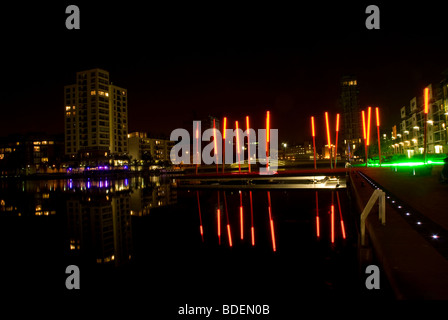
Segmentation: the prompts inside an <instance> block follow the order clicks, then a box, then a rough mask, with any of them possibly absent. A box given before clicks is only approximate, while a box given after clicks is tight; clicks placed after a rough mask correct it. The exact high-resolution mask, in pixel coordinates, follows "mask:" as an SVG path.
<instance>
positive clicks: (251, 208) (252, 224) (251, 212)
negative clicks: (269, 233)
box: [249, 191, 255, 246]
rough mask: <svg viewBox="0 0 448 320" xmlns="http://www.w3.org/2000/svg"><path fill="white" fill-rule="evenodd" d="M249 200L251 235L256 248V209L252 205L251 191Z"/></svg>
mask: <svg viewBox="0 0 448 320" xmlns="http://www.w3.org/2000/svg"><path fill="white" fill-rule="evenodd" d="M249 198H250V233H251V237H252V246H255V229H254V207H253V205H252V191H249Z"/></svg>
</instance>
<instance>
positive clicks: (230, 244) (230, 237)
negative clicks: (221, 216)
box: [227, 224, 232, 246]
mask: <svg viewBox="0 0 448 320" xmlns="http://www.w3.org/2000/svg"><path fill="white" fill-rule="evenodd" d="M227 235H228V236H229V246H232V234H231V232H230V224H227Z"/></svg>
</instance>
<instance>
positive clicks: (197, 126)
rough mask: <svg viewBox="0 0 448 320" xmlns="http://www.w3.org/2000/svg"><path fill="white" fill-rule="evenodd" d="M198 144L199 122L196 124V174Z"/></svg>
mask: <svg viewBox="0 0 448 320" xmlns="http://www.w3.org/2000/svg"><path fill="white" fill-rule="evenodd" d="M198 145H199V123H198V124H196V174H198V165H199V164H198V163H197V162H198V153H199V150H198Z"/></svg>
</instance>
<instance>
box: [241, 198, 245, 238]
mask: <svg viewBox="0 0 448 320" xmlns="http://www.w3.org/2000/svg"><path fill="white" fill-rule="evenodd" d="M240 235H241V240H243V239H244V217H243V193H242V192H241V191H240Z"/></svg>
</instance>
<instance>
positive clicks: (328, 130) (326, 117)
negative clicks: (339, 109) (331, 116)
mask: <svg viewBox="0 0 448 320" xmlns="http://www.w3.org/2000/svg"><path fill="white" fill-rule="evenodd" d="M325 124H326V127H327V142H328V149H329V150H330V167H331V169H333V159H332V153H333V152H332V147H331V138H330V123H329V121H328V112H325Z"/></svg>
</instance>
